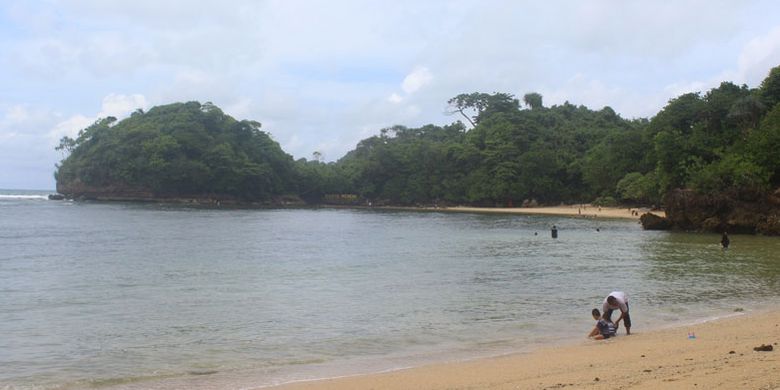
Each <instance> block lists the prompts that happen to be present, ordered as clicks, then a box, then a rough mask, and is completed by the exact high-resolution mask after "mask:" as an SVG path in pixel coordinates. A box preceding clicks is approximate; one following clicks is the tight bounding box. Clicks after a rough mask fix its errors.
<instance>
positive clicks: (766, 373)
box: [272, 310, 780, 390]
mask: <svg viewBox="0 0 780 390" xmlns="http://www.w3.org/2000/svg"><path fill="white" fill-rule="evenodd" d="M735 314H736V315H735V316H733V317H729V318H724V319H720V320H716V321H710V322H705V323H699V324H695V325H686V326H678V327H674V328H669V329H661V330H654V331H643V330H642V329H641V327H638V326H636V325H638V324H635V327H634V329H632V335H631V336H626V335H625V332H624V329H623V328H621V329H620V331H619V333H620V335H619V336H618V337H616V338H613V339H609V340H605V341H595V340H587V339H584V335H585V333H587V331H589V329H583V341H582V342H579V343H576V344H574V345H565V346H554V347H549V348H544V349H541V350H537V351H535V352H531V353H528V354H517V355H508V356H502V357H497V358H489V359H480V360H474V361H468V362H456V363H443V364H434V365H429V366H423V367H417V368H412V369H405V370H399V371H393V372H388V373H380V374H370V375H363V376H353V377H345V378H337V379H327V380H319V381H311V382H299V383H292V384H287V385H284V386H279V387H274V388H272V389H274V390H337V389H338V390H358V389H359V390H367V389H376V390H379V389H386V390H408V389H431V390H445V389H448V390H452V389H464V390H465V389H500V390H503V389H563V388H570V389H780V350H778V345H777V344H778V343H779V342H780V310H774V311H764V312H756V313H751V314H744V313H735ZM551 331H554V328H551ZM691 333H693V335H694V336H695V338H690V337H689V335H690V334H691ZM761 345H771V346H772V349H773V351H755V350H754V348H755V347H759V346H761Z"/></svg>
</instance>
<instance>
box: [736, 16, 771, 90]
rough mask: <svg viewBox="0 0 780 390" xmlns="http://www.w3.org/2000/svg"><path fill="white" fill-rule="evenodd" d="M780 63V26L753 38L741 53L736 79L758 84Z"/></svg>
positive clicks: (741, 81)
mask: <svg viewBox="0 0 780 390" xmlns="http://www.w3.org/2000/svg"><path fill="white" fill-rule="evenodd" d="M778 65H780V27H776V28H774V29H772V30H771V31H769V32H768V33H767V34H766V35H763V36H758V37H756V38H754V39H751V40H750V42H748V43H747V44H746V45H745V47H744V48H743V49H742V52H741V53H740V55H739V59H738V61H737V71H736V75H735V76H734V79H735V81H737V82H740V83H751V84H754V85H755V84H758V83H760V82H761V81H763V79H764V78H766V76H767V75H768V74H769V70H770V69H771V68H773V67H775V66H778Z"/></svg>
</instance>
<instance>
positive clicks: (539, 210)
mask: <svg viewBox="0 0 780 390" xmlns="http://www.w3.org/2000/svg"><path fill="white" fill-rule="evenodd" d="M325 207H333V206H325ZM346 207H349V208H366V209H372V208H374V209H383V210H403V211H426V212H443V213H474V214H515V215H548V216H560V217H574V218H594V219H628V220H634V221H639V217H640V216H642V214H645V213H651V214H655V215H657V216H659V217H666V213H665V212H664V211H663V210H651V209H650V208H648V207H631V208H628V207H626V208H623V207H598V206H592V205H590V204H584V205H562V206H549V207H547V206H544V207H470V206H453V207H403V206H375V207H371V206H346ZM336 208H339V207H336ZM634 213H636V214H634Z"/></svg>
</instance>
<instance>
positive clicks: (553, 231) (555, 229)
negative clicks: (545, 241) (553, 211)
mask: <svg viewBox="0 0 780 390" xmlns="http://www.w3.org/2000/svg"><path fill="white" fill-rule="evenodd" d="M550 233H551V234H552V238H558V228H557V227H555V225H553V227H552V230H550Z"/></svg>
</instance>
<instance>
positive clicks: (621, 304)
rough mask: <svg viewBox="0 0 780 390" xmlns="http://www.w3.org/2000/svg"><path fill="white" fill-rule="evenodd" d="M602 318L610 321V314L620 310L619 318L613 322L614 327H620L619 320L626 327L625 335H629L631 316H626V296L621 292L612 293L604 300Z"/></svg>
mask: <svg viewBox="0 0 780 390" xmlns="http://www.w3.org/2000/svg"><path fill="white" fill-rule="evenodd" d="M603 309H604V310H603V311H604V318H605V319H607V320H611V319H612V312H613V311H615V310H618V309H619V310H620V317H618V319H617V321H615V327H619V326H620V320H623V321H624V322H623V323H624V324H625V325H626V334H631V316H629V314H628V295H626V293H624V292H622V291H613V292H611V293H609V296H607V297H606V298H604V305H603Z"/></svg>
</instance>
